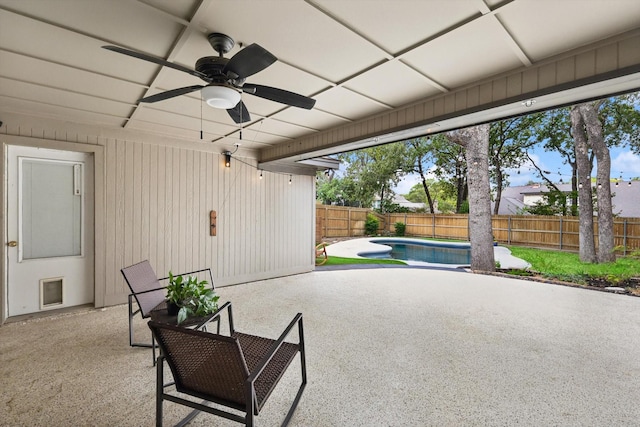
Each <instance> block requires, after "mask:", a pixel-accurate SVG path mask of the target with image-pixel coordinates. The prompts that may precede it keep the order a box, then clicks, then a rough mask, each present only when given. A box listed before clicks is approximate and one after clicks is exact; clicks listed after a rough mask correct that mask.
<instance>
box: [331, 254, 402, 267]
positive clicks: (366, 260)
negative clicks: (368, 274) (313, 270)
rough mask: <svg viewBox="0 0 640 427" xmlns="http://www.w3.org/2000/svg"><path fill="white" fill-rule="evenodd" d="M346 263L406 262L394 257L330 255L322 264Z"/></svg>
mask: <svg viewBox="0 0 640 427" xmlns="http://www.w3.org/2000/svg"><path fill="white" fill-rule="evenodd" d="M347 264H402V265H406V263H404V262H402V261H398V260H395V259H373V258H341V257H337V256H330V257H329V259H328V260H327V262H326V263H325V264H324V265H347Z"/></svg>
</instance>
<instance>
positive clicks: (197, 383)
mask: <svg viewBox="0 0 640 427" xmlns="http://www.w3.org/2000/svg"><path fill="white" fill-rule="evenodd" d="M225 308H226V309H227V310H228V315H229V329H230V336H223V335H219V334H213V333H209V332H204V331H199V330H193V329H187V328H182V327H179V326H173V325H167V324H163V323H157V322H154V321H150V322H149V323H148V325H149V328H151V330H152V331H153V334H154V336H155V339H156V341H157V342H158V344H159V345H160V349H161V355H160V356H159V357H158V363H157V364H156V369H157V372H156V374H157V376H156V425H157V426H162V404H163V401H164V400H169V401H171V402H175V403H178V404H181V405H185V406H189V407H191V408H193V409H194V411H193V412H191V413H190V414H189V415H188V416H187V417H185V418H184V419H183V420H182V421H181V422H180V423H179V424H178V425H185V424H186V423H188V422H189V421H191V419H193V417H195V416H196V415H197V414H198V413H200V412H201V411H204V412H208V413H211V414H214V415H218V416H221V417H224V418H227V419H230V420H233V421H236V422H239V423H244V424H245V425H246V426H253V425H254V416H257V415H258V414H259V412H260V410H261V409H262V407H263V405H264V404H265V402H266V401H267V398H268V397H269V395H270V394H271V392H272V391H273V389H274V388H275V386H276V384H277V383H278V381H279V380H280V378H281V377H282V375H283V374H284V372H285V370H286V369H287V367H288V366H289V365H290V363H291V362H292V361H293V360H294V358H295V356H296V355H297V353H300V364H301V368H302V384H301V385H300V388H299V389H298V392H297V394H296V397H295V399H294V400H293V403H292V405H291V407H290V409H289V411H288V413H287V415H286V417H285V419H284V422H283V423H282V425H283V426H284V425H287V424H288V423H289V420H290V419H291V416H292V415H293V413H294V411H295V409H296V407H297V406H298V402H299V400H300V397H301V396H302V392H303V390H304V388H305V386H306V383H307V374H306V362H305V352H304V335H303V327H302V314H301V313H298V314H297V315H296V316H295V317H294V318H293V320H292V321H291V323H289V325H288V326H287V328H286V329H285V330H284V332H283V333H282V334H281V335H280V337H279V338H278V339H277V340H273V339H268V338H262V337H258V336H254V335H248V334H243V333H241V332H237V331H235V330H234V328H233V315H232V312H231V303H229V302H227V303H225V304H224V305H223V306H222V307H220V310H219V311H218V313H219V314H221V313H222V311H223V310H224V309H225ZM296 324H297V325H298V343H297V344H295V343H290V342H285V341H284V340H285V338H286V337H287V335H288V334H289V333H290V332H291V330H292V329H293V328H294V326H295V325H296ZM165 360H166V362H167V363H168V365H169V368H170V369H171V373H172V374H173V381H174V382H170V383H166V384H165V383H164V363H163V361H165ZM173 385H175V391H176V392H178V393H184V394H186V395H188V396H189V397H192V398H193V399H204V401H202V402H201V403H198V402H196V401H194V400H193V399H190V398H185V397H183V396H178V395H176V394H170V393H168V392H167V388H169V387H171V386H173ZM209 402H211V403H215V404H217V405H216V406H217V407H213V406H208V404H207V403H209ZM219 405H222V406H223V407H226V408H233V409H235V410H237V411H241V412H243V413H244V414H242V415H238V414H236V413H233V412H229V410H228V409H226V408H223V409H220V406H219Z"/></svg>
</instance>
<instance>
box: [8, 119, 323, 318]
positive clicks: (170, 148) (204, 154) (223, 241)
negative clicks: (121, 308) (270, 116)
mask: <svg viewBox="0 0 640 427" xmlns="http://www.w3.org/2000/svg"><path fill="white" fill-rule="evenodd" d="M12 119H14V120H12ZM3 121H4V122H5V125H4V126H3V128H2V130H3V131H5V132H6V133H4V134H0V141H1V142H2V143H4V144H20V145H32V146H40V147H47V148H58V149H67V150H81V151H92V150H95V151H97V154H96V156H97V157H99V158H96V163H97V168H96V173H97V174H101V176H96V196H97V198H99V200H96V229H97V230H98V234H97V235H96V305H97V306H102V305H112V304H117V303H123V302H125V301H126V295H127V294H128V289H127V285H126V283H125V282H124V280H123V279H122V275H121V274H120V269H121V268H122V267H124V266H127V265H130V264H133V263H136V262H138V261H141V260H144V259H149V260H150V262H151V264H152V266H153V267H154V268H155V270H156V273H157V274H158V276H159V277H163V276H166V274H167V272H168V271H169V270H172V271H173V272H174V273H176V272H185V271H191V270H195V269H199V268H203V267H211V268H212V269H213V273H214V280H215V283H216V286H224V285H229V284H236V283H242V282H247V281H253V280H259V279H264V278H271V277H278V276H283V275H289V274H296V273H301V272H306V271H311V270H313V268H314V259H313V248H314V208H315V205H314V185H315V180H314V178H313V177H310V176H296V175H294V176H293V177H292V183H291V184H289V175H288V174H276V173H271V172H266V171H265V172H264V173H263V179H262V180H260V179H259V177H258V172H257V170H256V164H257V161H256V159H255V158H252V157H251V153H243V154H242V155H243V156H244V157H240V156H239V154H240V153H238V156H237V157H236V156H235V155H234V159H233V160H232V164H231V168H225V167H224V164H223V161H224V156H222V155H221V154H220V153H221V152H222V151H224V149H223V148H221V147H219V146H215V145H214V144H205V143H199V142H193V141H177V140H169V139H166V138H162V137H158V138H155V137H152V136H149V135H144V134H135V133H132V132H127V131H124V130H123V131H118V130H105V129H100V128H95V129H90V128H89V129H87V128H86V127H84V128H82V129H79V128H78V127H77V126H73V125H69V124H56V123H48V124H44V125H43V123H44V121H38V122H37V124H36V123H31V122H29V119H26V118H23V117H18V116H16V117H3ZM25 121H26V123H25ZM101 161H102V162H103V167H100V164H101ZM2 164H3V166H2V168H3V170H4V162H3V163H2ZM99 187H100V188H99ZM3 199H4V198H3ZM211 210H215V211H216V212H217V236H216V237H212V236H210V235H209V212H210V211H211ZM2 212H3V216H4V208H3V209H2ZM3 233H4V232H3ZM5 241H6V239H5ZM5 259H6V258H5ZM2 277H4V274H3V275H2ZM3 289H6V287H4V286H3ZM4 295H5V292H2V297H4ZM3 305H4V304H3Z"/></svg>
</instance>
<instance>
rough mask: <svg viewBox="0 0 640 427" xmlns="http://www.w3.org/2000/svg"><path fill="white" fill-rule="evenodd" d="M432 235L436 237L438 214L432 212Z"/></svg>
mask: <svg viewBox="0 0 640 427" xmlns="http://www.w3.org/2000/svg"><path fill="white" fill-rule="evenodd" d="M431 236H432V237H433V238H434V239H435V238H436V214H435V213H434V214H431Z"/></svg>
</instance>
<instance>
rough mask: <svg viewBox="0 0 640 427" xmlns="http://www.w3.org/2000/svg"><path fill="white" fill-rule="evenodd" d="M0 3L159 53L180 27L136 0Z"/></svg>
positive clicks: (166, 46)
mask: <svg viewBox="0 0 640 427" xmlns="http://www.w3.org/2000/svg"><path fill="white" fill-rule="evenodd" d="M0 5H6V6H7V8H8V9H10V10H13V11H16V12H19V13H20V14H23V15H25V16H30V17H32V18H35V19H39V20H42V21H43V22H48V23H50V24H52V25H54V26H57V27H60V28H73V31H74V32H79V33H81V34H84V35H86V36H89V37H93V38H96V39H99V40H103V41H108V42H109V43H116V44H120V45H122V46H124V47H126V46H129V45H131V44H135V46H136V49H138V50H141V51H143V52H146V53H150V54H153V55H158V56H162V55H165V54H166V51H167V50H168V49H169V48H170V47H171V45H172V43H173V41H174V39H175V38H176V36H177V35H178V33H179V32H180V31H181V29H182V25H180V24H178V23H176V22H174V21H173V20H171V19H170V18H169V17H168V16H166V15H164V14H161V13H160V12H154V11H153V9H151V8H149V7H147V6H145V5H144V4H140V3H138V2H135V1H130V2H125V1H87V0H20V1H16V0H13V1H11V0H0ZM32 41H36V40H32ZM40 41H41V42H44V43H46V42H47V41H46V40H40ZM60 47H61V48H68V46H60Z"/></svg>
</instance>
